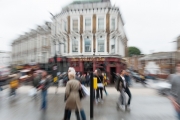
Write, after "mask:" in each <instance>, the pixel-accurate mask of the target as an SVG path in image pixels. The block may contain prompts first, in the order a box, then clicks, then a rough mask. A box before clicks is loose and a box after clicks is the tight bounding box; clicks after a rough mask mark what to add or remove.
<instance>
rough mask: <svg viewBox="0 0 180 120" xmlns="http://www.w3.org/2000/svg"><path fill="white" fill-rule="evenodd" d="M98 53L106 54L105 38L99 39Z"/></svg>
mask: <svg viewBox="0 0 180 120" xmlns="http://www.w3.org/2000/svg"><path fill="white" fill-rule="evenodd" d="M97 45H98V52H104V48H105V46H104V39H103V38H99V40H98V44H97Z"/></svg>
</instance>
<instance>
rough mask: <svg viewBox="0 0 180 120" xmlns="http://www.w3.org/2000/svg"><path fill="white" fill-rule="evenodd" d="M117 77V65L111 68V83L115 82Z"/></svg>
mask: <svg viewBox="0 0 180 120" xmlns="http://www.w3.org/2000/svg"><path fill="white" fill-rule="evenodd" d="M115 77H116V67H111V68H110V80H111V83H113V82H114V80H115Z"/></svg>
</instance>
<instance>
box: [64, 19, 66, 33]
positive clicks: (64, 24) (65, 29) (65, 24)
mask: <svg viewBox="0 0 180 120" xmlns="http://www.w3.org/2000/svg"><path fill="white" fill-rule="evenodd" d="M64 30H65V31H66V21H64Z"/></svg>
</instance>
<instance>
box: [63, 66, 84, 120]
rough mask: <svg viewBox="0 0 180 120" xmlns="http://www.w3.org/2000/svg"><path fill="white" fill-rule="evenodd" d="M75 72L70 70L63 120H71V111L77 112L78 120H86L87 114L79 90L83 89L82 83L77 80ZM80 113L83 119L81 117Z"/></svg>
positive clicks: (72, 69)
mask: <svg viewBox="0 0 180 120" xmlns="http://www.w3.org/2000/svg"><path fill="white" fill-rule="evenodd" d="M75 73H76V72H75V70H74V68H71V69H69V71H68V77H69V81H68V82H67V85H66V90H65V97H66V98H65V100H66V105H65V112H64V118H63V120H70V116H71V110H75V113H76V118H77V120H81V119H80V118H82V120H86V115H85V112H84V110H83V108H82V105H81V100H80V95H79V90H80V89H81V83H80V82H79V81H78V80H76V79H75ZM79 113H80V115H81V117H80V116H79Z"/></svg>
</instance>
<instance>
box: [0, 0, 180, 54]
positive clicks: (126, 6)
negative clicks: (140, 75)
mask: <svg viewBox="0 0 180 120" xmlns="http://www.w3.org/2000/svg"><path fill="white" fill-rule="evenodd" d="M70 2H72V0H0V50H8V51H9V50H11V42H12V41H13V40H14V39H16V38H17V37H18V36H19V35H22V34H24V33H25V32H28V31H30V29H35V28H36V27H37V25H43V24H44V22H45V21H51V15H50V14H49V12H52V13H53V14H56V13H59V12H60V11H61V8H62V7H63V6H65V5H67V4H69V3H70ZM111 2H112V4H113V5H114V4H115V5H116V6H119V7H120V10H121V14H122V16H123V20H124V23H125V26H124V27H125V31H126V35H127V38H128V40H129V41H128V45H129V46H137V47H139V48H140V50H141V51H142V53H144V54H148V53H151V52H159V51H172V50H175V46H176V43H171V41H174V40H176V38H177V36H178V35H180V0H111Z"/></svg>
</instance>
